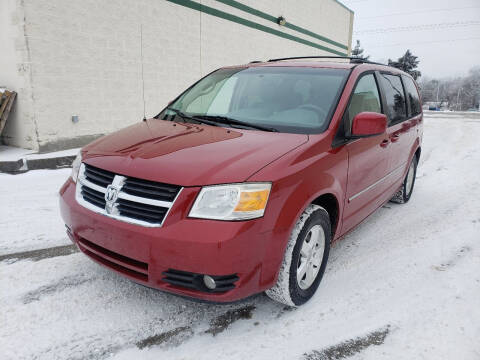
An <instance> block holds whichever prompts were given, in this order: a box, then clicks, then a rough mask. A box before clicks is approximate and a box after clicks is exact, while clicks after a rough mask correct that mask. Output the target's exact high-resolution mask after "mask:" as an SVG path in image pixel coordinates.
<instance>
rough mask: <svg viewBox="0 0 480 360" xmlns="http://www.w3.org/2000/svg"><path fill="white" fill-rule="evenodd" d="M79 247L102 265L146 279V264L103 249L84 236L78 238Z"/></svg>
mask: <svg viewBox="0 0 480 360" xmlns="http://www.w3.org/2000/svg"><path fill="white" fill-rule="evenodd" d="M78 245H79V246H80V249H81V250H82V251H83V252H84V253H85V254H87V255H88V256H90V257H91V258H93V259H95V260H97V261H98V262H100V263H102V264H103V265H105V266H107V267H109V268H112V269H114V270H117V271H119V272H121V273H123V274H126V275H129V276H131V277H133V278H135V279H137V280H141V281H145V282H146V281H148V264H147V263H145V262H143V261H138V260H135V259H132V258H129V257H127V256H124V255H120V254H117V253H116V252H113V251H111V250H108V249H105V248H104V247H101V246H99V245H97V244H94V243H92V242H91V241H88V240H87V239H84V238H79V239H78Z"/></svg>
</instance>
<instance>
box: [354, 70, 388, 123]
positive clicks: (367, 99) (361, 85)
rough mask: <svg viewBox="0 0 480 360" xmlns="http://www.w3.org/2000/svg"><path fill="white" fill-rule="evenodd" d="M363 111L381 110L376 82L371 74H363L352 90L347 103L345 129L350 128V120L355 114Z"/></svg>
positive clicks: (379, 111)
mask: <svg viewBox="0 0 480 360" xmlns="http://www.w3.org/2000/svg"><path fill="white" fill-rule="evenodd" d="M364 111H370V112H377V113H381V112H382V109H381V106H380V96H379V93H378V88H377V83H376V81H375V77H374V75H373V74H367V75H364V76H363V77H362V78H361V79H360V80H359V81H358V83H357V86H356V87H355V90H354V91H353V95H352V99H351V100H350V104H349V105H348V124H347V129H351V128H352V122H353V118H354V117H355V115H357V114H359V113H361V112H364Z"/></svg>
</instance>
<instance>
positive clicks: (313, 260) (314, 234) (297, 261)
mask: <svg viewBox="0 0 480 360" xmlns="http://www.w3.org/2000/svg"><path fill="white" fill-rule="evenodd" d="M322 234H323V236H322ZM331 237H332V234H331V225H330V216H329V215H328V212H327V211H326V210H325V209H324V208H322V207H320V206H318V205H309V206H308V207H307V208H306V209H305V211H304V212H303V213H302V215H300V218H299V219H298V220H297V222H296V224H295V227H294V229H293V231H292V233H291V235H290V239H289V241H288V244H287V248H286V250H285V255H284V258H283V262H282V265H281V266H280V271H279V274H278V279H277V283H276V284H275V285H274V286H273V287H272V288H270V289H268V290H267V291H266V292H265V293H266V294H267V295H268V297H270V298H271V299H273V300H275V301H278V302H280V303H282V304H285V305H288V306H299V305H302V304H304V303H305V302H307V301H308V300H309V299H310V298H311V297H312V296H313V295H314V294H315V292H316V291H317V288H318V285H319V284H320V281H321V280H322V277H323V273H324V272H325V267H326V266H327V261H328V254H329V252H330V241H331ZM314 244H316V245H314ZM322 247H323V253H320V252H321V250H322ZM308 251H310V253H309V252H308ZM307 254H308V255H307ZM300 268H301V270H300ZM305 269H307V270H306V271H305V272H304V271H303V270H305ZM299 271H301V273H299ZM303 273H304V275H303ZM298 274H300V276H297V275H298ZM307 275H308V277H307Z"/></svg>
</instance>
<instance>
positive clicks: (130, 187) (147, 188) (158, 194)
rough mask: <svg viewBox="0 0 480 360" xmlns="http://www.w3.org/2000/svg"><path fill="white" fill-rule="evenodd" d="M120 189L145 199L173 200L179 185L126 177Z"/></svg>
mask: <svg viewBox="0 0 480 360" xmlns="http://www.w3.org/2000/svg"><path fill="white" fill-rule="evenodd" d="M122 190H123V191H125V192H126V193H127V194H131V195H135V196H141V197H145V198H147V199H155V200H163V201H173V200H174V199H175V196H177V194H178V191H179V190H180V186H175V185H168V184H162V183H157V182H154V181H148V180H142V179H137V178H128V179H127V180H125V184H124V185H123V188H122Z"/></svg>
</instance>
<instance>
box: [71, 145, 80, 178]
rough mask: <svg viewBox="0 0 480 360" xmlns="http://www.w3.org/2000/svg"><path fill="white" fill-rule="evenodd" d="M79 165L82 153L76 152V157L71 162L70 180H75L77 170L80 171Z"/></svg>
mask: <svg viewBox="0 0 480 360" xmlns="http://www.w3.org/2000/svg"><path fill="white" fill-rule="evenodd" d="M80 165H82V153H81V152H78V154H77V157H76V158H75V160H73V163H72V180H73V182H75V183H76V182H77V178H78V172H79V171H80Z"/></svg>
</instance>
